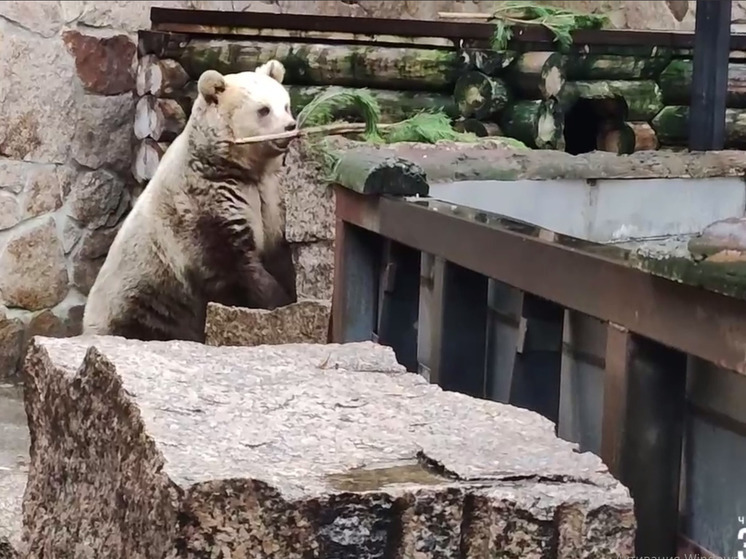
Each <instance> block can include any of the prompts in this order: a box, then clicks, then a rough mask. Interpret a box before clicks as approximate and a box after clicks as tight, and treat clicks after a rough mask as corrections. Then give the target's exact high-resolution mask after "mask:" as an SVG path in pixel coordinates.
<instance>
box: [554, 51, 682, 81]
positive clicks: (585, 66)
mask: <svg viewBox="0 0 746 559" xmlns="http://www.w3.org/2000/svg"><path fill="white" fill-rule="evenodd" d="M666 54H667V53H664V55H663V56H625V55H621V56H619V55H614V54H581V55H568V56H567V67H566V68H567V80H568V81H576V80H580V81H590V80H654V79H656V78H657V77H658V76H659V75H660V74H661V72H663V70H664V69H665V68H666V66H668V64H669V62H670V61H671V56H670V55H668V56H667V55H666Z"/></svg>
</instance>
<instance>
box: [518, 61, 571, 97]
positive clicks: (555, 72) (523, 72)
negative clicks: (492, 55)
mask: <svg viewBox="0 0 746 559" xmlns="http://www.w3.org/2000/svg"><path fill="white" fill-rule="evenodd" d="M566 67H567V60H566V58H565V57H564V56H563V55H562V54H560V53H556V52H526V53H524V54H522V55H521V57H520V58H518V59H517V60H516V61H515V63H513V64H512V65H511V66H510V69H509V71H508V73H507V75H506V78H507V79H508V81H509V82H510V84H511V85H513V86H514V87H516V88H517V89H518V90H519V91H520V92H521V93H522V94H523V96H525V97H528V98H529V99H549V98H551V97H557V96H559V95H560V94H561V93H562V90H563V88H564V86H565V74H566Z"/></svg>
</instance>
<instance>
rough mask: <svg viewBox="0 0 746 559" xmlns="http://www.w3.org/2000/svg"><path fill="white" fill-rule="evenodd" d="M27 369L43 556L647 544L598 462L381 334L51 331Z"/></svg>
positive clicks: (588, 552) (493, 551) (620, 490)
mask: <svg viewBox="0 0 746 559" xmlns="http://www.w3.org/2000/svg"><path fill="white" fill-rule="evenodd" d="M24 379H25V398H26V410H27V414H28V421H29V428H30V432H31V441H32V442H31V463H30V471H29V479H28V487H27V490H26V495H25V500H24V532H25V536H26V538H27V540H28V541H27V544H28V548H29V553H30V554H31V556H44V557H76V558H88V557H91V558H93V557H107V558H108V559H114V558H135V557H137V558H153V559H155V558H159V559H160V558H164V557H168V558H176V557H179V558H181V557H190V558H197V557H200V558H203V557H204V558H206V557H211V558H224V559H227V558H229V557H231V558H234V559H236V558H246V557H275V558H282V559H294V558H298V559H300V558H308V557H319V558H356V559H366V558H384V557H387V558H388V557H391V558H400V557H401V558H405V557H406V558H430V557H432V558H436V557H442V558H446V557H447V558H477V557H479V558H482V557H484V558H487V557H497V556H499V557H506V558H516V559H519V558H520V559H530V558H540V557H541V558H555V557H557V558H559V557H562V558H570V557H572V558H581V557H582V558H591V557H598V558H604V559H606V558H608V557H617V556H631V555H633V538H634V531H635V520H634V516H633V512H632V500H631V499H630V496H629V493H628V491H627V490H626V489H625V488H624V487H623V486H621V485H620V484H619V483H618V482H617V481H615V480H614V479H613V478H612V477H611V476H610V475H609V474H608V472H607V470H606V468H605V467H604V466H603V464H602V463H601V461H600V460H599V458H597V457H596V456H594V455H591V454H588V453H586V454H580V453H578V452H577V450H576V447H575V445H573V444H570V443H567V442H564V441H561V440H559V439H558V438H556V437H555V435H554V430H553V425H552V424H551V423H550V422H549V421H547V420H546V419H544V418H542V417H540V416H539V415H537V414H535V413H532V412H529V411H526V410H521V409H517V408H514V407H511V406H507V405H502V404H498V403H494V402H490V401H486V400H478V399H474V398H471V397H468V396H464V395H461V394H457V393H451V392H444V391H442V390H441V389H440V388H438V387H437V386H434V385H431V384H428V383H427V382H426V381H425V380H424V379H423V378H422V377H420V376H419V375H415V374H411V373H407V372H406V371H405V370H404V368H403V367H401V366H400V365H399V364H397V362H396V360H395V357H394V354H393V351H392V350H391V349H389V348H386V347H383V346H377V345H375V344H373V343H369V342H365V343H354V344H345V345H336V344H333V345H323V344H318V345H316V344H293V345H274V346H272V345H262V346H257V347H210V346H206V345H200V344H196V343H188V342H150V343H143V342H137V341H128V340H124V339H121V338H114V337H78V338H68V339H53V338H39V337H37V338H34V340H33V342H32V343H31V345H30V347H29V350H28V353H27V355H26V359H25V363H24Z"/></svg>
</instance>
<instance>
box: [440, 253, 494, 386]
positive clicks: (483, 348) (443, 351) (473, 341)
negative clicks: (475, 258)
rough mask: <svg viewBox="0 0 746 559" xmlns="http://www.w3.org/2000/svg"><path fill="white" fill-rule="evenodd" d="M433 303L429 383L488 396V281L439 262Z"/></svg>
mask: <svg viewBox="0 0 746 559" xmlns="http://www.w3.org/2000/svg"><path fill="white" fill-rule="evenodd" d="M432 278H433V291H432V295H431V297H430V308H429V313H428V314H429V316H430V344H429V346H430V356H429V359H428V361H429V363H430V382H432V383H434V384H437V385H439V386H441V387H442V388H443V389H445V390H452V391H454V392H460V393H462V394H468V395H470V396H474V397H477V398H483V397H485V396H486V388H487V386H486V359H487V310H488V307H487V283H488V278H487V277H485V276H483V275H481V274H479V273H477V272H474V271H472V270H469V269H466V268H463V267H461V266H458V265H456V264H453V263H452V262H448V261H446V260H444V259H443V258H436V259H435V262H434V265H433V269H432Z"/></svg>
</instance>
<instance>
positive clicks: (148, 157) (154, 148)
mask: <svg viewBox="0 0 746 559" xmlns="http://www.w3.org/2000/svg"><path fill="white" fill-rule="evenodd" d="M167 149H168V144H166V143H158V142H156V141H155V140H153V139H151V138H147V139H145V140H143V141H142V142H140V145H139V146H137V150H136V151H135V158H134V161H133V162H132V175H133V176H134V177H135V180H136V181H137V182H138V183H140V184H144V183H146V182H148V181H149V180H150V179H152V178H153V176H154V175H155V172H156V170H157V169H158V165H159V164H160V162H161V159H162V158H163V155H164V154H165V153H166V150H167Z"/></svg>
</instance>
